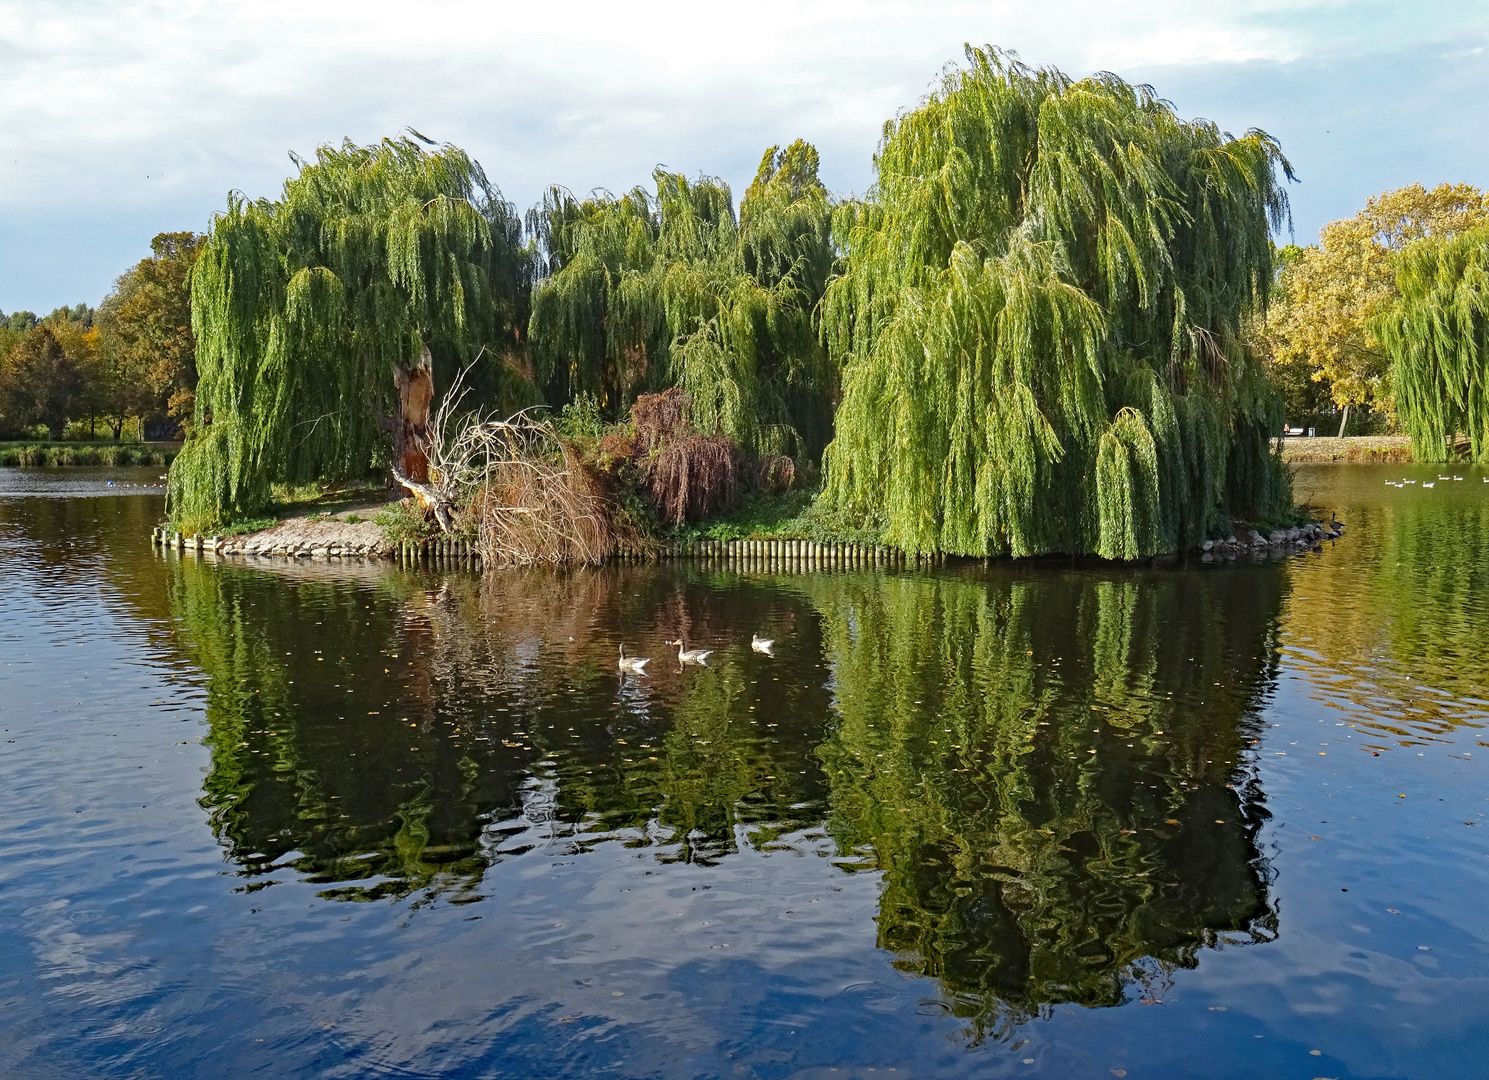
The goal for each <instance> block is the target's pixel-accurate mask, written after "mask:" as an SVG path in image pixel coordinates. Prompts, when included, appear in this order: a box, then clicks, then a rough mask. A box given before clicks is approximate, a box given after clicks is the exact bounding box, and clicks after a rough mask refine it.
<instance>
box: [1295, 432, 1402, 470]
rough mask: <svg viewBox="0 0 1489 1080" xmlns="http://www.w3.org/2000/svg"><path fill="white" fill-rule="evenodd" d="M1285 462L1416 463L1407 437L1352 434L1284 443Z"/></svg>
mask: <svg viewBox="0 0 1489 1080" xmlns="http://www.w3.org/2000/svg"><path fill="white" fill-rule="evenodd" d="M1282 460H1283V461H1285V462H1287V463H1288V464H1289V465H1338V464H1354V465H1390V464H1398V463H1403V462H1409V461H1411V460H1412V456H1411V440H1410V439H1409V438H1407V437H1406V436H1405V435H1348V436H1346V437H1344V438H1342V439H1335V438H1330V437H1327V436H1325V437H1322V438H1317V439H1305V438H1300V437H1299V436H1296V435H1292V436H1289V437H1288V438H1285V439H1283V440H1282Z"/></svg>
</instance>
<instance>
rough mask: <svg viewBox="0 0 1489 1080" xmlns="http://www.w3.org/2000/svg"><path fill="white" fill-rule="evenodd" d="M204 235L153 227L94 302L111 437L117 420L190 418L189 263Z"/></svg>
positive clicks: (192, 364)
mask: <svg viewBox="0 0 1489 1080" xmlns="http://www.w3.org/2000/svg"><path fill="white" fill-rule="evenodd" d="M205 239H206V238H205V237H204V236H201V235H199V234H197V233H193V232H168V233H159V234H158V235H157V236H156V237H155V238H154V239H153V240H151V241H150V250H151V255H150V257H149V258H147V259H141V260H140V261H139V262H138V263H137V264H136V265H134V266H133V267H131V268H130V269H129V270H128V271H126V272H125V273H124V274H122V275H121V276H120V277H119V279H118V281H116V282H115V283H114V291H113V292H111V293H110V294H109V296H108V297H107V298H106V299H105V300H104V302H103V306H102V307H101V308H100V309H99V313H98V324H99V368H100V370H99V376H100V381H101V384H102V385H101V387H100V389H102V390H105V391H106V392H105V393H103V394H102V395H101V399H102V400H103V401H104V403H105V406H106V407H105V410H104V414H105V415H106V418H107V419H108V422H109V426H110V427H111V428H112V429H113V432H114V438H116V439H117V438H119V434H120V432H121V430H122V429H123V425H124V422H125V420H126V419H127V418H128V417H131V416H138V417H141V418H147V417H154V416H167V417H169V418H170V419H172V420H174V421H176V422H177V423H184V422H186V421H187V420H189V419H190V417H191V413H192V409H193V406H194V403H195V395H196V381H197V375H196V337H195V336H194V335H193V334H192V331H191V281H190V275H191V268H192V265H193V264H194V263H195V262H196V257H197V253H198V251H200V250H201V246H202V243H203V241H204V240H205Z"/></svg>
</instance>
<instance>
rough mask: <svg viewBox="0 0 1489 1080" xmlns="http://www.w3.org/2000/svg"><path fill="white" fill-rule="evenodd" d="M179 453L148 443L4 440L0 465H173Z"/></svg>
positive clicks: (173, 448) (173, 449)
mask: <svg viewBox="0 0 1489 1080" xmlns="http://www.w3.org/2000/svg"><path fill="white" fill-rule="evenodd" d="M175 457H176V449H175V447H172V446H151V445H150V444H148V443H75V442H69V443H56V444H51V443H10V444H5V443H0V466H4V467H6V468H16V467H27V468H34V467H37V466H68V465H111V466H112V465H169V464H170V463H171V462H172V461H173V460H175Z"/></svg>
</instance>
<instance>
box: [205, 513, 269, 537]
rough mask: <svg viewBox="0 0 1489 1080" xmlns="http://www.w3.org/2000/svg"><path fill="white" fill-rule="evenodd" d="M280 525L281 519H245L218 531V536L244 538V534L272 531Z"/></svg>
mask: <svg viewBox="0 0 1489 1080" xmlns="http://www.w3.org/2000/svg"><path fill="white" fill-rule="evenodd" d="M278 524H279V518H271V517H266V518H244V519H243V520H242V521H235V522H233V523H232V524H231V525H227V526H224V527H223V528H221V529H219V530H217V535H218V536H242V535H243V534H244V533H251V532H258V531H259V530H260V529H272V528H273V527H274V526H275V525H278Z"/></svg>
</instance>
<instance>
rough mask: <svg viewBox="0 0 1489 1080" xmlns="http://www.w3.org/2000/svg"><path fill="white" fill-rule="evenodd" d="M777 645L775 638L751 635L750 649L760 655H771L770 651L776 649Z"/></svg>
mask: <svg viewBox="0 0 1489 1080" xmlns="http://www.w3.org/2000/svg"><path fill="white" fill-rule="evenodd" d="M775 643H776V639H775V638H768V637H761V636H760V635H759V634H751V635H750V648H752V649H754V650H755V651H756V652H758V653H764V654H765V655H766V656H770V655H771V651H770V650H771V649H772V648H774V647H775Z"/></svg>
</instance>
